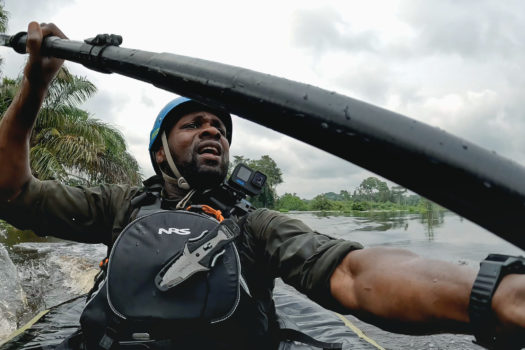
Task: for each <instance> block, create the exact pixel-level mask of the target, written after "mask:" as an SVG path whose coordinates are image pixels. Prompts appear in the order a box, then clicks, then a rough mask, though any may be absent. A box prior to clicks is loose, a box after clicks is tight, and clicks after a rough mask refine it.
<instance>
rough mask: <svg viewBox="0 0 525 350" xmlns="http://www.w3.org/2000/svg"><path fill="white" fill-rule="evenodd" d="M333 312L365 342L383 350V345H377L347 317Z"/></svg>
mask: <svg viewBox="0 0 525 350" xmlns="http://www.w3.org/2000/svg"><path fill="white" fill-rule="evenodd" d="M334 314H336V315H337V317H339V318H340V319H341V320H342V321H343V322H344V324H345V325H346V326H347V327H348V328H350V329H351V330H352V331H353V332H354V333H355V334H357V336H358V337H359V338H361V339H363V340H365V341H366V342H368V343H370V344H371V345H373V346H375V347H376V348H377V349H379V350H385V348H384V347H382V346H381V345H379V344H378V343H376V342H375V340H374V339H371V338H369V337H367V336H366V334H365V333H363V331H362V330H360V329H359V328H357V327H356V326H355V325H354V324H353V323H352V322H350V320H349V319H347V318H346V317H344V316H343V315H341V314H338V313H337V312H334Z"/></svg>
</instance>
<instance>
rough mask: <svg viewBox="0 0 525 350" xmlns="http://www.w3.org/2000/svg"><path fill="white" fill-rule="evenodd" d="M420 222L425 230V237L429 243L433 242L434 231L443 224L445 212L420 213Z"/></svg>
mask: <svg viewBox="0 0 525 350" xmlns="http://www.w3.org/2000/svg"><path fill="white" fill-rule="evenodd" d="M420 222H421V224H423V226H424V227H425V228H426V231H425V233H426V235H427V237H428V240H429V241H432V240H434V229H435V228H437V227H440V226H442V225H443V224H444V223H445V212H444V211H443V210H430V211H427V212H425V213H422V214H421V216H420Z"/></svg>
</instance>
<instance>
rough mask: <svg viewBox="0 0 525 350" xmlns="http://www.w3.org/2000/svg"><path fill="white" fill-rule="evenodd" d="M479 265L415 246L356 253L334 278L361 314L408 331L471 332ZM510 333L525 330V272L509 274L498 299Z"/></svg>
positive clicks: (339, 296) (335, 289) (336, 292)
mask: <svg viewBox="0 0 525 350" xmlns="http://www.w3.org/2000/svg"><path fill="white" fill-rule="evenodd" d="M476 273H477V271H476V270H473V269H471V268H469V267H466V266H458V265H455V264H452V263H448V262H443V261H437V260H429V259H424V258H421V257H419V256H417V255H415V254H413V253H411V252H409V251H406V250H402V249H391V248H367V249H362V250H356V251H352V252H350V253H349V254H348V255H347V256H346V257H345V258H344V259H343V260H342V262H341V264H340V265H339V266H338V267H337V268H336V270H335V271H334V273H333V274H332V277H331V279H330V289H331V292H332V295H333V296H334V298H335V299H336V300H337V301H338V302H339V303H340V304H341V305H342V306H344V307H345V308H347V309H348V310H349V311H351V312H352V313H353V314H355V315H356V316H358V317H360V318H362V319H364V320H367V321H369V322H371V323H374V324H376V325H378V326H380V327H382V328H385V329H388V330H391V331H396V332H401V333H408V334H422V333H436V332H456V333H470V332H471V327H470V325H469V321H470V320H469V315H468V306H469V300H470V292H471V289H472V285H473V283H474V280H475V278H476ZM492 309H493V310H494V314H495V316H496V319H497V321H498V328H499V327H500V326H501V327H502V330H503V331H504V332H510V333H513V334H523V332H525V275H508V276H506V277H504V279H503V280H502V281H501V283H500V285H499V287H498V289H497V290H496V293H495V295H494V297H493V299H492Z"/></svg>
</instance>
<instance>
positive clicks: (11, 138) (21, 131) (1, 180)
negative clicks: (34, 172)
mask: <svg viewBox="0 0 525 350" xmlns="http://www.w3.org/2000/svg"><path fill="white" fill-rule="evenodd" d="M46 92H47V86H35V84H33V85H32V84H31V83H30V82H29V81H28V79H27V78H25V77H24V78H23V81H22V86H21V88H20V90H19V92H18V93H17V95H16V96H15V98H14V99H13V102H12V103H11V105H10V106H9V108H8V109H7V111H6V113H5V114H4V116H3V118H2V120H1V121H0V168H1V169H2V172H0V199H1V200H8V199H11V198H13V197H16V196H17V195H18V193H19V192H20V190H21V188H22V186H23V185H24V184H25V183H26V182H27V181H29V179H30V177H31V170H30V167H29V147H30V145H29V142H30V137H31V131H32V128H33V124H34V122H35V119H36V116H37V114H38V111H39V109H40V106H41V105H42V101H43V99H44V97H45V94H46Z"/></svg>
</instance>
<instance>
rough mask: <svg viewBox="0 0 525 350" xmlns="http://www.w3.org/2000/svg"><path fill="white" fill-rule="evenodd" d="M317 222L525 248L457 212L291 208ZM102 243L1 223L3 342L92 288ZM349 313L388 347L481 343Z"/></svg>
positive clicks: (478, 248) (471, 246)
mask: <svg viewBox="0 0 525 350" xmlns="http://www.w3.org/2000/svg"><path fill="white" fill-rule="evenodd" d="M289 215H291V216H294V217H296V218H298V219H300V220H302V221H304V222H305V223H307V224H308V225H309V226H310V227H312V228H313V229H315V230H317V231H319V232H322V233H326V234H329V235H332V236H334V237H338V238H344V239H348V240H353V241H358V242H361V243H362V244H364V245H365V246H369V247H372V246H379V245H383V246H385V245H386V246H392V247H399V248H407V249H410V250H412V251H414V252H416V253H417V254H419V255H422V256H425V257H428V258H433V259H440V260H446V261H450V262H453V263H457V264H462V265H469V266H473V267H474V266H478V264H479V261H480V260H482V259H484V258H485V257H486V256H487V255H488V254H489V253H503V254H514V255H519V254H521V255H523V254H524V252H523V251H522V250H520V249H518V248H516V247H515V246H513V245H511V244H509V243H507V242H505V241H503V240H501V239H499V238H498V237H496V236H494V235H492V234H491V233H489V232H487V231H485V230H484V229H482V228H480V227H478V226H477V225H474V224H472V223H470V222H469V221H467V220H464V219H462V218H461V217H459V216H457V215H455V214H453V213H450V212H434V213H428V214H425V215H422V214H409V213H400V212H394V213H393V212H375V213H363V214H361V215H359V216H355V215H350V214H340V213H312V212H297V213H290V214H289ZM105 254H106V249H105V246H102V245H87V244H79V243H73V242H67V241H61V240H58V239H53V238H38V237H36V236H34V235H33V234H32V233H31V232H27V231H25V232H22V231H17V230H14V229H12V228H9V227H1V226H0V281H1V285H0V341H1V339H2V338H5V337H6V336H8V335H9V334H10V333H11V332H12V331H14V330H15V329H16V328H17V327H19V326H21V325H23V324H24V323H25V322H27V321H28V320H29V319H31V318H32V317H33V316H34V315H36V314H37V313H38V312H39V311H40V310H43V309H46V308H49V307H51V306H53V305H56V304H59V303H61V302H63V301H66V300H69V299H71V298H72V297H74V296H77V295H80V294H83V293H85V292H87V291H88V290H89V288H90V287H91V284H92V281H93V277H94V276H95V274H96V273H97V271H98V263H99V261H100V260H101V259H102V258H103V257H104V256H105ZM348 318H349V319H350V320H351V321H352V322H353V323H355V324H356V325H357V326H358V327H359V328H361V329H362V330H363V331H364V332H365V334H366V335H368V336H369V337H371V338H372V339H374V340H375V341H376V342H377V343H379V345H381V346H383V347H384V348H385V349H395V350H398V349H399V350H401V349H472V350H474V349H481V348H480V347H478V346H477V345H474V344H472V337H470V336H466V335H452V334H442V335H433V336H407V335H400V334H392V333H388V332H385V331H383V330H381V329H378V328H376V327H374V326H371V325H368V324H365V323H363V322H360V321H359V320H357V319H356V318H353V317H352V316H348Z"/></svg>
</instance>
